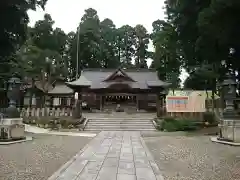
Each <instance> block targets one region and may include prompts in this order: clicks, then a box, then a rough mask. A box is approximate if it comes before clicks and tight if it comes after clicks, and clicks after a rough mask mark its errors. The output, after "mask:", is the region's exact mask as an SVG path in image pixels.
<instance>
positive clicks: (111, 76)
mask: <svg viewBox="0 0 240 180" xmlns="http://www.w3.org/2000/svg"><path fill="white" fill-rule="evenodd" d="M116 76H122V77H125V78H126V79H127V80H128V81H134V80H133V79H132V78H131V77H129V76H128V74H127V73H126V72H124V70H122V69H120V68H119V69H116V71H115V72H113V73H112V74H111V75H110V76H108V77H107V78H106V79H105V80H104V81H110V80H113V79H114V77H116Z"/></svg>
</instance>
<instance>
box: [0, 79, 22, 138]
mask: <svg viewBox="0 0 240 180" xmlns="http://www.w3.org/2000/svg"><path fill="white" fill-rule="evenodd" d="M20 86H21V81H20V79H19V78H17V77H12V78H11V79H9V81H8V86H7V87H8V88H7V91H8V93H7V95H8V99H9V107H8V108H7V109H6V113H5V114H1V116H0V142H8V141H18V140H23V139H25V136H24V130H25V126H24V124H23V121H22V118H20V113H19V111H18V109H17V107H16V104H17V100H18V99H19V95H20Z"/></svg>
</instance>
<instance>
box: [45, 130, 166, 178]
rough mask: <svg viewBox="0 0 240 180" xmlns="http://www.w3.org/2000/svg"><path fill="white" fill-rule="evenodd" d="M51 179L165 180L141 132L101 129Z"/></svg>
mask: <svg viewBox="0 0 240 180" xmlns="http://www.w3.org/2000/svg"><path fill="white" fill-rule="evenodd" d="M76 143H77V142H76ZM48 180H163V177H162V175H161V173H160V171H159V169H158V166H157V164H156V163H155V162H154V160H153V158H152V156H151V154H150V152H149V150H148V149H147V147H146V145H145V143H144V141H143V140H142V138H141V135H140V132H126V131H125V132H110V131H109V132H107V131H102V132H101V133H99V134H98V135H97V136H96V137H95V138H94V139H93V140H92V141H91V142H90V143H89V144H88V145H87V146H85V148H83V149H82V150H81V151H80V152H79V153H78V154H77V155H76V156H75V157H74V158H72V159H71V160H70V161H69V162H67V163H66V164H65V165H64V166H63V167H62V168H60V169H59V170H58V171H57V172H55V173H54V174H53V175H52V176H51V177H50V178H49V179H48Z"/></svg>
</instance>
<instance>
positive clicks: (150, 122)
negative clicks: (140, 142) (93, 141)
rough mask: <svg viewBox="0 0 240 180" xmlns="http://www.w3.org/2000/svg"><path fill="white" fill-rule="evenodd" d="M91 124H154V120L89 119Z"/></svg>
mask: <svg viewBox="0 0 240 180" xmlns="http://www.w3.org/2000/svg"><path fill="white" fill-rule="evenodd" d="M88 123H89V124H152V121H88Z"/></svg>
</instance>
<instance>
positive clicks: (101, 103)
mask: <svg viewBox="0 0 240 180" xmlns="http://www.w3.org/2000/svg"><path fill="white" fill-rule="evenodd" d="M102 110H103V96H102V95H100V111H102Z"/></svg>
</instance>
